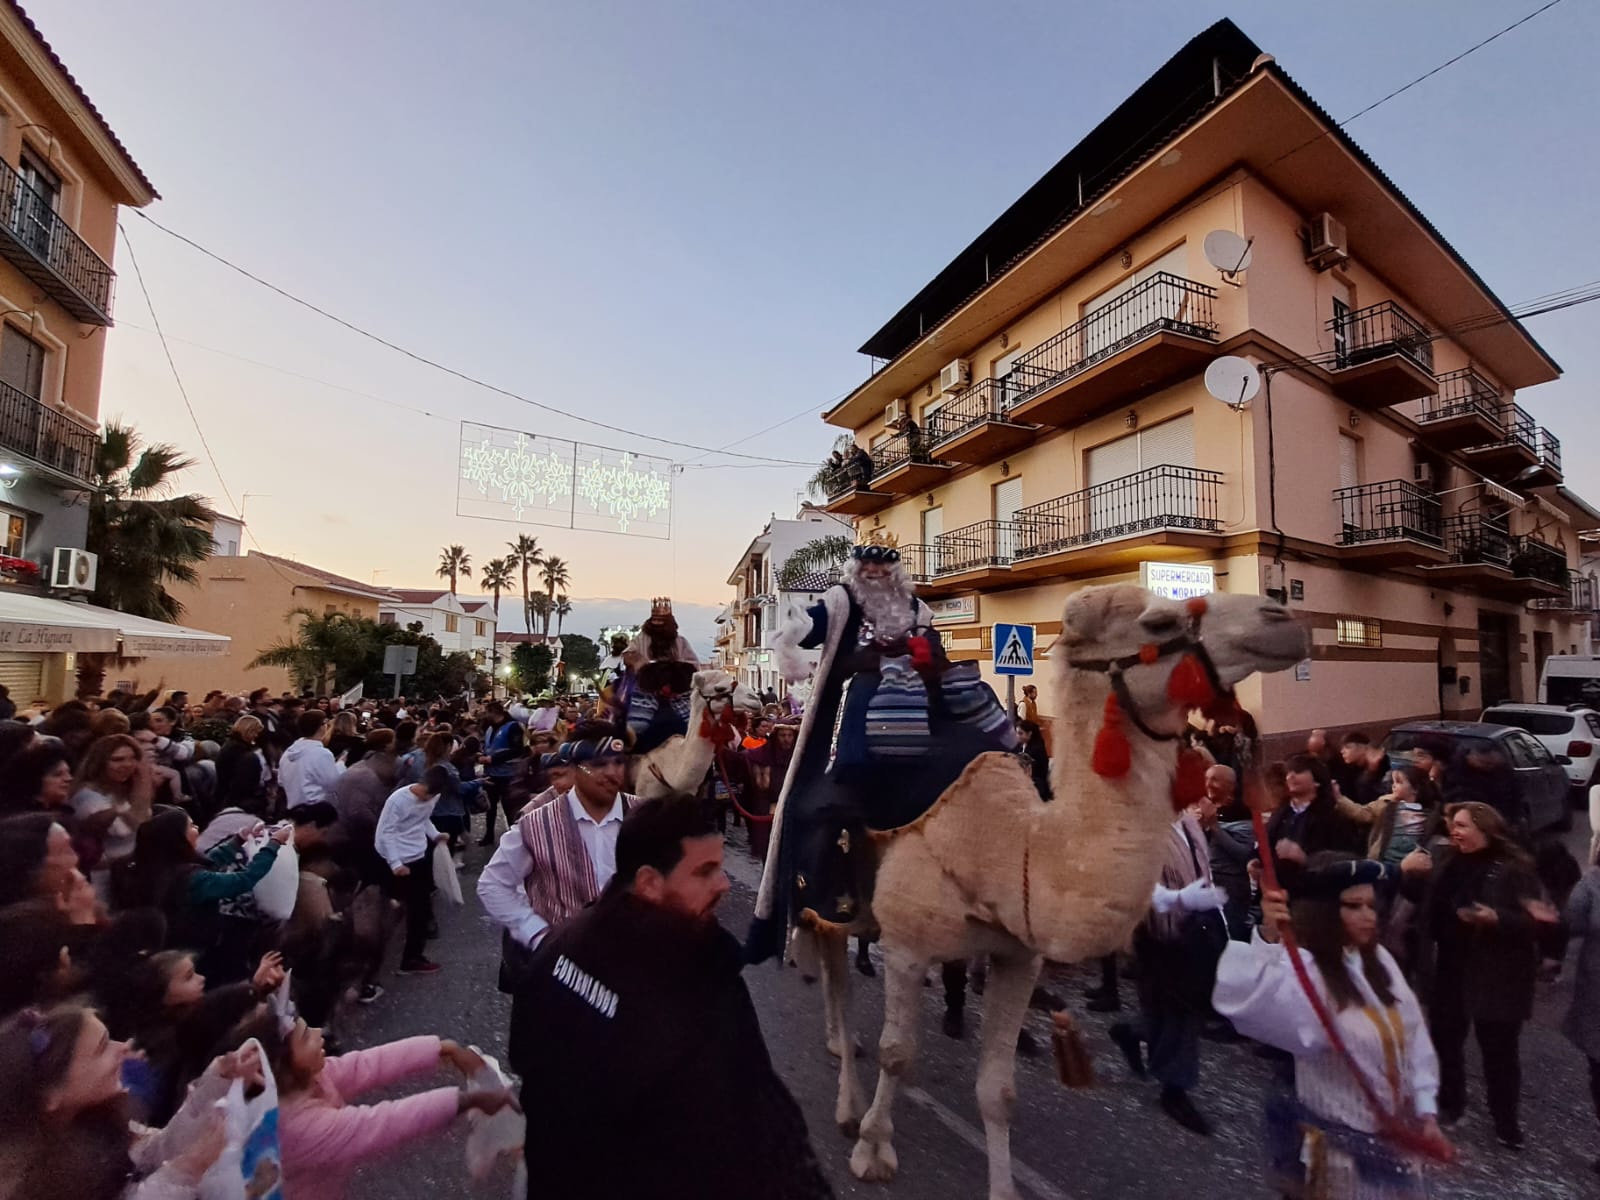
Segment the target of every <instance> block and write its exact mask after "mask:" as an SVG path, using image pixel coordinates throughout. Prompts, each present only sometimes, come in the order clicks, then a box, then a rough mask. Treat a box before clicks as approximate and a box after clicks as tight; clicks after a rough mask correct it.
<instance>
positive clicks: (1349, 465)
mask: <svg viewBox="0 0 1600 1200" xmlns="http://www.w3.org/2000/svg"><path fill="white" fill-rule="evenodd" d="M1360 482H1361V442H1360V440H1359V439H1357V438H1353V437H1351V436H1350V435H1349V434H1348V433H1343V432H1341V433H1340V434H1339V486H1340V487H1342V488H1350V487H1355V486H1356V485H1357V484H1359V483H1360Z"/></svg>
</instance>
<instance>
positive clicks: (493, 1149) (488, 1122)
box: [467, 1046, 528, 1196]
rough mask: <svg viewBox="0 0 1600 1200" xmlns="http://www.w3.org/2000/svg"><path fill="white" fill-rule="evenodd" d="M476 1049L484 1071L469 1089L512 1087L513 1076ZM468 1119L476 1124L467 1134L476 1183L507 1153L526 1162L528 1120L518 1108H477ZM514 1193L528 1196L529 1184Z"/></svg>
mask: <svg viewBox="0 0 1600 1200" xmlns="http://www.w3.org/2000/svg"><path fill="white" fill-rule="evenodd" d="M472 1050H473V1051H474V1052H475V1053H477V1054H478V1055H479V1056H480V1057H481V1058H482V1059H483V1070H481V1071H479V1072H478V1073H477V1074H476V1075H474V1076H473V1077H472V1078H471V1079H469V1080H467V1090H468V1091H469V1092H481V1091H499V1090H500V1089H501V1088H507V1087H510V1086H511V1078H510V1076H508V1075H507V1074H506V1073H505V1072H504V1071H502V1070H501V1069H500V1064H499V1062H497V1061H496V1060H495V1059H494V1058H492V1057H490V1056H489V1055H487V1054H484V1052H483V1051H482V1050H479V1049H478V1047H476V1046H473V1047H472ZM467 1122H468V1123H469V1124H470V1125H471V1127H472V1128H471V1132H470V1133H468V1134H467V1172H468V1174H470V1175H471V1176H472V1178H473V1181H474V1182H475V1183H482V1182H483V1181H484V1180H485V1179H487V1178H488V1176H489V1172H491V1171H493V1170H494V1165H495V1163H497V1162H498V1161H500V1159H501V1158H503V1157H505V1156H507V1155H515V1156H516V1159H517V1162H518V1163H520V1162H521V1161H522V1143H523V1142H524V1141H525V1140H526V1138H527V1132H528V1122H527V1119H526V1118H525V1117H524V1116H523V1115H522V1114H521V1113H519V1112H517V1111H516V1110H515V1109H514V1108H510V1107H509V1106H508V1107H506V1108H502V1109H501V1110H500V1111H499V1112H497V1113H495V1114H494V1116H492V1117H486V1116H484V1115H483V1114H482V1113H481V1112H478V1111H477V1110H476V1109H473V1110H472V1111H471V1112H469V1113H468V1114H467ZM514 1194H515V1195H518V1196H522V1195H526V1194H527V1192H526V1185H524V1190H523V1191H521V1192H516V1193H514Z"/></svg>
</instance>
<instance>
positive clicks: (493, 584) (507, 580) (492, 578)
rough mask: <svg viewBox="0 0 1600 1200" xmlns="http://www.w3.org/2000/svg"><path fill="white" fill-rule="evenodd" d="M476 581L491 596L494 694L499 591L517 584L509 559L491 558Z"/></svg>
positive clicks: (491, 650) (498, 632)
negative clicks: (486, 589)
mask: <svg viewBox="0 0 1600 1200" xmlns="http://www.w3.org/2000/svg"><path fill="white" fill-rule="evenodd" d="M478 582H479V583H481V584H482V585H483V586H484V587H486V588H488V589H489V594H490V595H491V596H492V597H493V601H492V603H493V606H494V631H493V632H494V636H493V637H492V638H490V640H489V687H490V693H489V694H490V695H494V690H493V689H494V681H495V679H496V677H497V674H498V669H499V666H500V593H501V592H507V591H510V590H511V589H512V588H514V587H516V586H517V577H516V574H515V573H514V571H513V569H512V564H511V560H510V559H506V558H491V559H490V560H489V561H488V562H486V563H484V564H483V574H482V575H480V576H478Z"/></svg>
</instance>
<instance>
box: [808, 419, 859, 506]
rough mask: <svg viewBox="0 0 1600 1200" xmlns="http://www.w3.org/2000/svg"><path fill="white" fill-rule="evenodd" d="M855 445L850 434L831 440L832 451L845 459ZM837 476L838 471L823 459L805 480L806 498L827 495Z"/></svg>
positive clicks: (830, 462) (827, 460)
mask: <svg viewBox="0 0 1600 1200" xmlns="http://www.w3.org/2000/svg"><path fill="white" fill-rule="evenodd" d="M855 444H856V439H855V435H854V434H850V433H841V434H840V435H839V436H838V437H836V438H834V439H833V449H834V450H837V451H838V452H839V453H840V454H841V455H844V456H846V457H848V456H849V454H850V451H851V450H853V449H855ZM837 474H838V470H837V468H836V467H834V465H833V462H832V460H831V459H824V460H823V462H822V465H821V466H820V467H818V468H817V469H816V472H815V473H814V474H813V475H812V476H811V478H810V479H808V480H806V494H807V495H808V496H825V495H827V493H828V489H829V488H830V487H832V486H833V483H834V479H835V477H836V476H837Z"/></svg>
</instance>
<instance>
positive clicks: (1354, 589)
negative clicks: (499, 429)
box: [825, 20, 1600, 752]
mask: <svg viewBox="0 0 1600 1200" xmlns="http://www.w3.org/2000/svg"><path fill="white" fill-rule="evenodd" d="M1216 231H1225V234H1226V235H1232V236H1231V237H1229V236H1221V237H1218V238H1213V239H1212V240H1213V242H1214V243H1221V244H1225V245H1226V244H1231V245H1233V246H1235V247H1241V248H1242V246H1243V245H1244V244H1246V243H1248V246H1249V259H1248V262H1247V264H1246V265H1245V267H1244V268H1243V269H1240V270H1223V269H1219V267H1218V266H1217V265H1213V262H1212V261H1210V259H1216V258H1218V257H1219V256H1218V255H1217V254H1216V253H1215V251H1213V253H1212V254H1211V255H1210V256H1209V257H1208V255H1207V253H1206V244H1207V238H1208V235H1212V234H1214V233H1215V232H1216ZM1226 265H1227V266H1229V267H1232V266H1234V265H1236V262H1235V263H1228V264H1226ZM861 351H862V353H864V354H867V355H870V356H871V357H872V358H873V360H874V368H875V369H874V372H873V374H872V376H871V377H870V378H869V379H868V380H867V382H866V383H864V384H862V385H861V386H860V387H859V388H857V389H856V390H855V391H854V392H853V393H851V394H850V395H849V396H848V397H847V398H845V399H844V400H843V401H841V402H840V403H839V404H838V405H836V406H835V407H834V408H833V409H831V410H830V411H829V412H828V413H826V414H825V419H826V420H827V421H829V422H830V423H832V424H834V425H838V426H841V427H843V428H845V429H848V430H851V431H853V434H854V437H855V440H856V442H857V444H858V445H860V446H861V447H863V448H865V449H867V450H868V452H869V453H870V456H871V459H872V464H871V472H870V477H865V478H863V477H861V476H856V477H853V478H849V479H847V478H843V477H841V478H838V479H836V480H835V482H834V483H833V484H832V485H830V488H829V493H828V505H827V507H828V509H829V510H830V511H832V512H835V513H839V514H843V515H848V516H850V517H852V518H853V519H854V520H855V523H856V527H857V533H858V536H861V537H866V536H868V535H869V534H871V533H872V532H873V531H877V533H878V535H879V536H892V537H893V538H894V540H895V541H896V543H897V544H898V545H899V546H900V547H901V549H902V554H903V558H904V560H905V561H906V563H907V565H908V568H909V570H910V571H911V572H912V573H913V575H914V576H915V577H916V579H917V580H918V583H919V587H920V590H921V591H922V593H923V594H924V595H925V596H927V597H928V598H929V599H930V600H931V601H932V602H933V604H934V607H935V610H936V612H937V614H938V619H939V622H940V625H941V627H942V630H943V632H944V634H945V635H946V638H947V641H948V642H949V643H950V644H951V645H952V646H953V648H954V652H955V655H956V657H958V658H972V659H978V660H980V661H984V662H987V661H988V660H989V659H990V657H991V655H992V629H993V626H994V623H995V622H997V621H1002V622H1010V621H1020V622H1031V623H1033V624H1035V625H1037V626H1038V631H1039V640H1040V643H1041V646H1044V645H1048V644H1049V642H1050V640H1051V638H1052V637H1053V636H1054V635H1055V634H1057V633H1059V632H1060V617H1061V609H1062V605H1063V603H1064V602H1065V600H1066V599H1067V597H1068V596H1069V595H1070V594H1071V593H1072V592H1073V591H1074V590H1076V589H1077V588H1080V587H1084V586H1088V585H1090V584H1101V583H1113V582H1140V581H1142V580H1145V579H1147V578H1150V575H1149V574H1147V573H1148V572H1153V573H1154V575H1155V576H1157V577H1164V578H1166V579H1167V580H1168V586H1170V587H1173V588H1178V589H1181V588H1185V587H1189V588H1193V587H1196V586H1199V587H1202V588H1204V587H1209V586H1214V587H1215V589H1216V590H1219V591H1227V592H1238V593H1248V594H1256V595H1267V596H1274V597H1277V598H1281V599H1283V600H1284V601H1285V602H1287V603H1288V604H1289V605H1290V607H1291V608H1293V609H1294V610H1295V611H1296V612H1297V613H1299V615H1300V616H1301V617H1302V618H1304V619H1306V620H1307V621H1308V622H1309V623H1310V625H1311V626H1312V628H1313V630H1314V648H1313V651H1312V658H1311V660H1310V662H1309V664H1303V665H1302V667H1301V669H1299V670H1297V671H1292V672H1285V673H1282V674H1278V675H1273V676H1270V677H1267V678H1264V679H1255V680H1251V681H1249V682H1248V683H1247V684H1246V685H1245V686H1244V687H1243V688H1242V689H1241V698H1242V699H1243V700H1244V702H1245V703H1246V705H1247V706H1248V707H1249V708H1250V710H1251V711H1252V712H1253V713H1255V714H1256V715H1257V717H1258V719H1259V720H1260V722H1261V729H1262V733H1263V734H1264V735H1265V736H1266V741H1267V747H1266V748H1267V750H1268V752H1277V751H1279V750H1281V749H1282V748H1283V747H1285V746H1286V745H1288V744H1289V743H1290V742H1291V741H1293V740H1294V739H1298V738H1300V737H1302V736H1303V734H1304V732H1305V731H1306V730H1308V729H1309V728H1311V727H1314V726H1325V727H1328V728H1330V729H1331V730H1334V731H1338V730H1342V729H1347V728H1358V727H1360V728H1369V729H1371V730H1372V731H1373V732H1375V733H1376V732H1379V731H1381V730H1382V729H1384V728H1386V727H1387V726H1388V725H1390V724H1393V723H1395V722H1398V721H1401V720H1405V719H1410V718H1417V717H1436V716H1440V715H1443V716H1446V717H1468V716H1475V715H1476V714H1477V713H1478V712H1479V711H1480V710H1481V709H1482V708H1483V706H1484V705H1485V704H1486V703H1492V702H1496V701H1500V700H1505V699H1513V700H1529V699H1532V698H1534V695H1535V689H1536V682H1537V678H1538V669H1539V667H1540V665H1542V661H1543V658H1544V656H1546V655H1548V654H1550V653H1553V652H1567V651H1573V650H1578V649H1584V648H1586V647H1587V644H1588V630H1587V622H1588V618H1589V614H1590V611H1591V610H1592V609H1593V608H1594V584H1593V580H1592V578H1589V577H1585V576H1582V575H1580V574H1579V573H1578V571H1577V567H1578V565H1579V558H1578V553H1579V546H1578V536H1577V534H1578V532H1579V531H1580V530H1587V529H1592V528H1595V527H1597V526H1600V512H1596V511H1595V510H1594V509H1593V508H1591V507H1590V506H1589V505H1588V504H1586V503H1585V502H1584V501H1583V500H1582V499H1581V498H1579V497H1578V496H1577V495H1576V494H1575V493H1574V492H1573V491H1572V490H1571V489H1570V488H1568V487H1567V486H1565V481H1564V478H1563V475H1562V468H1561V448H1560V442H1559V441H1558V440H1557V438H1556V437H1555V436H1554V435H1553V434H1552V433H1551V432H1550V431H1549V430H1548V429H1546V428H1544V427H1543V426H1541V425H1540V424H1539V423H1538V420H1537V418H1536V416H1535V415H1534V413H1535V411H1536V410H1534V409H1530V408H1529V407H1526V406H1525V405H1524V403H1523V402H1522V401H1521V399H1520V398H1519V393H1520V392H1522V391H1523V390H1524V389H1527V388H1531V387H1533V386H1535V385H1537V384H1540V383H1545V382H1549V381H1551V380H1554V379H1555V378H1557V377H1558V375H1559V373H1560V369H1559V367H1558V366H1557V364H1556V363H1555V362H1554V360H1553V359H1552V358H1551V357H1550V355H1549V354H1547V353H1546V352H1545V351H1544V350H1543V349H1542V348H1541V347H1540V346H1539V344H1538V343H1537V342H1535V341H1534V339H1533V338H1532V337H1531V336H1530V335H1529V334H1528V332H1527V331H1526V330H1525V329H1524V328H1523V327H1522V326H1521V325H1520V324H1519V323H1518V322H1517V321H1516V320H1515V319H1514V318H1513V317H1512V316H1511V315H1510V313H1509V312H1508V311H1507V309H1506V307H1505V305H1504V304H1502V302H1501V301H1500V300H1499V299H1498V298H1497V297H1496V296H1495V295H1494V293H1493V292H1491V291H1490V289H1489V287H1488V285H1487V284H1486V283H1485V282H1484V281H1483V280H1482V279H1481V278H1479V277H1478V275H1477V274H1476V273H1475V272H1474V271H1473V270H1472V268H1471V267H1470V266H1469V265H1468V264H1467V263H1466V261H1465V260H1464V259H1463V258H1462V257H1461V255H1460V254H1459V253H1457V251H1456V250H1455V249H1454V248H1452V247H1451V246H1450V245H1449V243H1448V242H1446V241H1445V239H1444V238H1443V236H1442V235H1441V234H1440V233H1439V231H1438V230H1436V229H1435V228H1434V227H1433V226H1432V225H1431V224H1430V223H1429V221H1428V219H1427V218H1426V217H1425V216H1424V215H1423V214H1422V213H1421V212H1420V211H1418V210H1417V208H1416V207H1415V206H1414V205H1413V204H1412V203H1411V202H1410V201H1409V200H1408V199H1407V198H1406V197H1405V196H1404V195H1403V194H1402V193H1401V192H1400V191H1399V189H1398V188H1396V187H1395V185H1394V184H1393V183H1392V182H1391V181H1390V180H1389V179H1388V178H1387V176H1385V175H1384V174H1383V172H1382V171H1381V170H1380V169H1379V168H1378V166H1377V165H1376V164H1375V163H1374V162H1373V161H1372V160H1371V159H1370V158H1368V157H1367V156H1366V154H1365V153H1363V152H1362V150H1361V149H1360V148H1359V147H1358V146H1357V145H1356V144H1355V143H1354V142H1353V141H1351V140H1350V138H1349V137H1348V136H1346V135H1345V134H1344V132H1343V131H1341V130H1340V129H1339V128H1337V127H1336V126H1335V125H1334V123H1333V121H1332V120H1331V118H1329V116H1328V114H1327V113H1325V112H1324V111H1323V110H1322V109H1321V108H1319V107H1318V106H1317V104H1316V103H1315V101H1313V100H1312V99H1311V97H1310V96H1308V95H1307V94H1306V93H1305V92H1304V91H1303V90H1302V89H1301V88H1300V87H1299V86H1298V85H1296V84H1295V82H1294V81H1293V80H1292V79H1291V78H1290V77H1289V76H1288V75H1287V74H1286V73H1285V72H1284V70H1283V69H1282V68H1281V67H1280V66H1279V65H1278V64H1277V63H1276V62H1275V61H1274V60H1273V59H1272V58H1271V57H1270V56H1269V55H1265V54H1263V53H1262V52H1261V50H1260V48H1259V47H1257V46H1256V45H1255V44H1254V43H1252V42H1251V41H1250V40H1249V39H1248V38H1247V37H1246V36H1245V35H1244V34H1243V33H1242V32H1241V31H1240V30H1239V29H1238V28H1237V27H1236V26H1235V25H1233V23H1232V22H1230V21H1226V20H1224V21H1221V22H1219V23H1217V24H1216V25H1214V26H1212V27H1211V28H1210V29H1208V30H1206V31H1205V32H1204V33H1202V34H1201V35H1200V36H1198V37H1196V38H1195V39H1194V40H1193V41H1192V42H1190V43H1189V44H1188V45H1187V46H1185V47H1184V48H1183V49H1182V50H1181V51H1179V52H1178V54H1176V55H1175V56H1174V57H1173V58H1172V59H1171V60H1170V61H1168V62H1167V63H1166V65H1165V66H1163V67H1162V68H1161V69H1160V70H1158V71H1157V72H1156V73H1155V74H1154V75H1153V76H1152V77H1151V78H1150V79H1149V80H1148V81H1146V82H1145V83H1144V84H1143V85H1142V86H1141V87H1140V88H1139V89H1138V90H1137V91H1136V92H1134V94H1133V95H1132V96H1130V97H1129V98H1128V99H1127V100H1126V101H1124V102H1123V104H1122V105H1121V106H1119V107H1118V108H1117V110H1116V111H1115V112H1113V113H1112V114H1111V116H1109V117H1107V118H1106V119H1105V120H1104V121H1103V122H1101V124H1100V125H1098V126H1097V127H1096V128H1095V129H1094V130H1093V131H1092V132H1091V133H1089V135H1088V136H1087V137H1085V138H1084V139H1083V141H1081V142H1080V143H1079V144H1078V145H1077V146H1076V147H1075V148H1074V149H1073V150H1071V151H1070V152H1069V153H1068V154H1067V156H1066V157H1065V158H1063V159H1062V160H1061V161H1060V162H1059V163H1058V164H1057V165H1056V166H1055V167H1054V168H1052V169H1051V170H1050V171H1049V172H1048V173H1047V174H1046V175H1045V176H1044V177H1043V178H1042V179H1040V180H1039V181H1038V182H1037V183H1036V184H1034V185H1033V186H1032V187H1031V188H1029V189H1028V191H1027V192H1026V193H1025V194H1024V195H1023V196H1022V198H1021V199H1019V200H1018V201H1017V202H1016V203H1015V204H1013V205H1012V206H1011V207H1010V208H1009V209H1007V210H1006V212H1004V213H1003V214H1002V215H1001V216H1000V217H999V218H998V219H997V220H996V221H995V222H994V223H993V224H992V225H990V226H989V228H987V229H986V230H984V231H983V232H982V233H981V234H979V235H978V237H977V239H976V240H975V241H973V242H972V244H971V245H969V246H968V247H967V248H966V249H965V250H963V251H962V252H961V253H960V254H959V255H957V256H956V258H955V259H954V260H953V261H951V262H950V264H949V265H948V266H946V267H944V268H943V269H942V270H941V271H939V273H938V274H937V275H936V276H935V277H934V278H933V280H932V281H931V282H930V283H929V284H928V285H927V286H926V287H924V288H923V289H922V290H921V291H920V292H919V293H918V294H917V295H916V296H914V297H913V298H912V299H911V300H910V301H909V302H908V303H907V304H906V305H905V306H904V307H903V308H902V309H901V310H900V311H899V312H898V313H896V314H895V315H894V316H893V317H892V318H891V319H890V320H889V321H888V323H887V324H885V325H884V326H883V328H882V329H880V330H878V332H876V333H875V334H873V335H872V337H871V338H870V339H868V341H867V342H866V343H865V345H863V346H862V347H861ZM1222 356H1234V357H1237V358H1241V359H1244V360H1246V361H1247V362H1248V363H1249V364H1251V365H1252V366H1253V368H1254V370H1253V371H1252V372H1251V373H1250V374H1251V376H1252V377H1253V378H1254V380H1255V381H1256V383H1257V384H1258V390H1256V391H1255V393H1254V395H1253V396H1250V397H1249V398H1248V399H1247V400H1246V401H1245V402H1243V403H1235V404H1228V403H1224V402H1222V401H1220V400H1218V399H1217V398H1215V397H1214V396H1213V394H1212V393H1211V392H1210V391H1208V389H1207V386H1206V382H1205V372H1206V368H1207V367H1208V366H1209V365H1210V364H1212V363H1213V362H1214V361H1215V360H1216V359H1218V358H1219V357H1222ZM1225 365H1226V364H1225ZM1239 382H1240V386H1241V387H1243V386H1247V385H1245V384H1244V382H1243V380H1242V379H1241V380H1240V381H1239ZM907 421H909V422H911V423H912V424H911V425H909V426H908V425H907V424H906V423H905V422H907ZM1208 575H1209V579H1207V576H1208ZM1047 690H1048V689H1041V693H1044V692H1046V691H1047ZM1041 702H1042V704H1043V706H1044V708H1043V715H1045V716H1046V717H1049V716H1050V715H1051V714H1050V713H1049V709H1048V704H1049V700H1048V697H1047V696H1045V695H1043V694H1041Z"/></svg>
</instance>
